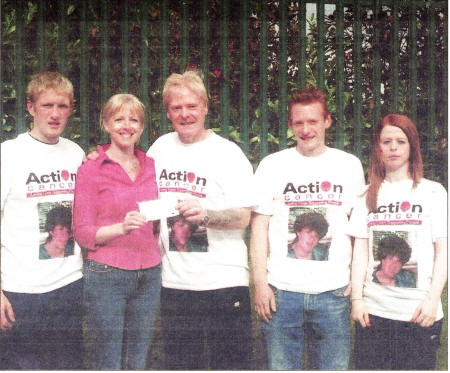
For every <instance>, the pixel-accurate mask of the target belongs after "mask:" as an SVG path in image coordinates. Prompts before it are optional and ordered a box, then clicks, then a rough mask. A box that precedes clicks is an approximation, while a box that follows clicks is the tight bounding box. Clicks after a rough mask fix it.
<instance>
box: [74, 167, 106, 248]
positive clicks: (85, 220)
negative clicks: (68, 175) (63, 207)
mask: <svg viewBox="0 0 450 373" xmlns="http://www.w3.org/2000/svg"><path fill="white" fill-rule="evenodd" d="M90 162H94V161H88V162H87V163H85V164H83V165H81V166H80V168H79V169H78V172H77V179H76V182H75V196H74V206H73V235H74V237H75V240H76V241H77V242H78V244H79V245H80V246H84V247H86V248H88V249H89V250H96V249H97V246H96V245H95V235H96V234H97V231H98V230H99V228H100V226H98V225H95V223H96V216H97V204H96V202H95V201H96V199H97V198H96V197H97V182H96V177H95V176H96V172H95V168H96V167H95V166H94V164H91V163H90ZM92 166H94V167H92Z"/></svg>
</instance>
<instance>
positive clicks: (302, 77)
mask: <svg viewBox="0 0 450 373" xmlns="http://www.w3.org/2000/svg"><path fill="white" fill-rule="evenodd" d="M298 31H299V33H298V35H299V37H298V39H299V40H298V85H299V87H304V86H305V85H306V1H304V0H299V1H298Z"/></svg>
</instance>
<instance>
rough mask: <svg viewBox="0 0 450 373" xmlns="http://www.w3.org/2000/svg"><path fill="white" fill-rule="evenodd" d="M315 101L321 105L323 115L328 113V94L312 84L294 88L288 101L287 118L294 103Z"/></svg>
mask: <svg viewBox="0 0 450 373" xmlns="http://www.w3.org/2000/svg"><path fill="white" fill-rule="evenodd" d="M316 102H318V103H319V104H321V105H322V109H323V116H324V117H327V116H328V115H330V112H329V111H328V96H327V94H326V93H325V92H324V91H323V90H321V89H320V88H317V87H314V86H307V87H304V88H302V89H296V90H295V91H293V92H292V95H291V97H290V98H289V101H288V110H289V119H290V118H291V110H292V106H294V105H296V104H302V105H310V104H314V103H316Z"/></svg>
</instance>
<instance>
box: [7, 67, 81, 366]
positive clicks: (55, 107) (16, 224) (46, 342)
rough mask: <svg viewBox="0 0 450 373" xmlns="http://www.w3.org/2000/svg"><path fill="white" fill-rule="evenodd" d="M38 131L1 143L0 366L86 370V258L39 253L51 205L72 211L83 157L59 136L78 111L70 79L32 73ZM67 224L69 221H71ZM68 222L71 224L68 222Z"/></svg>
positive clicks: (31, 100)
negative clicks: (83, 304) (83, 301)
mask: <svg viewBox="0 0 450 373" xmlns="http://www.w3.org/2000/svg"><path fill="white" fill-rule="evenodd" d="M27 94H28V100H27V109H28V112H29V113H30V115H31V116H32V117H33V128H32V129H31V131H29V132H28V133H23V134H20V135H19V136H18V137H17V138H15V139H13V140H9V141H6V142H4V143H2V145H1V159H2V164H1V180H2V182H1V238H2V240H1V308H0V322H1V325H0V326H1V329H2V336H1V338H2V348H1V353H0V355H1V356H0V368H1V369H59V370H63V369H81V368H83V347H82V329H81V314H82V308H81V299H82V282H81V277H82V272H81V267H82V257H81V250H80V247H79V246H78V245H77V244H76V243H75V244H74V248H73V252H71V253H70V255H69V254H67V255H58V256H56V257H42V255H41V256H40V247H41V246H42V244H43V243H44V242H45V240H46V238H47V236H48V232H46V230H45V223H46V219H47V216H48V214H49V212H51V211H52V209H54V208H67V211H70V210H71V208H72V200H73V192H74V187H75V178H76V172H77V169H78V167H79V165H80V164H81V162H82V160H83V157H84V152H83V150H82V149H81V148H80V147H79V146H78V145H77V144H75V143H73V142H72V141H69V140H67V139H65V138H62V137H61V134H62V132H63V131H64V129H65V127H66V124H67V120H68V118H69V116H70V115H71V113H72V110H73V87H72V84H71V82H70V81H69V80H68V79H67V78H65V77H64V76H62V75H61V74H59V73H57V72H43V73H39V74H37V75H35V76H34V77H33V78H32V80H31V82H30V83H29V85H28V90H27ZM69 219H70V218H69ZM70 220H71V219H70Z"/></svg>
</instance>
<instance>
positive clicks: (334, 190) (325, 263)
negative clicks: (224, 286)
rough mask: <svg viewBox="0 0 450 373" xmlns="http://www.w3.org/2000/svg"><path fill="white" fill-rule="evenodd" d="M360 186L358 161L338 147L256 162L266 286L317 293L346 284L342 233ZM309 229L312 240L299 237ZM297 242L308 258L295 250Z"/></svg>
mask: <svg viewBox="0 0 450 373" xmlns="http://www.w3.org/2000/svg"><path fill="white" fill-rule="evenodd" d="M363 185H364V174H363V170H362V166H361V162H360V161H359V159H358V158H356V157H355V156H353V155H351V154H348V153H345V152H343V151H341V150H338V149H333V148H328V147H327V148H326V151H325V152H324V153H323V154H321V155H319V156H317V157H305V156H303V155H302V154H300V153H299V152H298V151H297V149H296V148H289V149H286V150H282V151H280V152H278V153H274V154H271V155H269V156H267V157H266V158H264V159H263V160H262V161H261V163H260V165H259V167H258V169H257V171H256V173H255V187H256V188H257V191H258V198H259V203H258V207H257V208H256V210H255V211H256V212H257V213H259V214H263V215H270V222H269V258H268V264H267V269H268V281H269V283H270V284H272V285H273V286H275V287H277V288H279V289H282V290H287V291H295V292H302V293H309V294H317V293H321V292H324V291H329V290H334V289H337V288H340V287H343V286H346V285H347V284H348V283H349V279H350V268H349V266H350V262H351V256H352V248H351V243H350V237H349V236H348V235H347V234H346V233H345V232H346V225H347V224H348V216H349V214H350V211H351V209H352V207H353V205H354V203H355V200H356V198H357V192H358V191H359V190H361V188H362V186H363ZM308 228H309V229H310V230H311V228H313V231H314V230H315V231H316V232H317V234H318V237H317V238H316V241H314V240H313V241H310V239H309V238H307V237H304V236H303V235H302V234H303V233H302V231H303V229H306V232H308ZM319 232H322V233H321V234H319ZM310 233H311V232H310ZM299 243H304V244H305V247H307V249H305V250H309V251H310V256H309V257H308V256H302V255H300V256H298V254H296V252H295V249H294V248H295V247H296V245H298V244H299Z"/></svg>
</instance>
